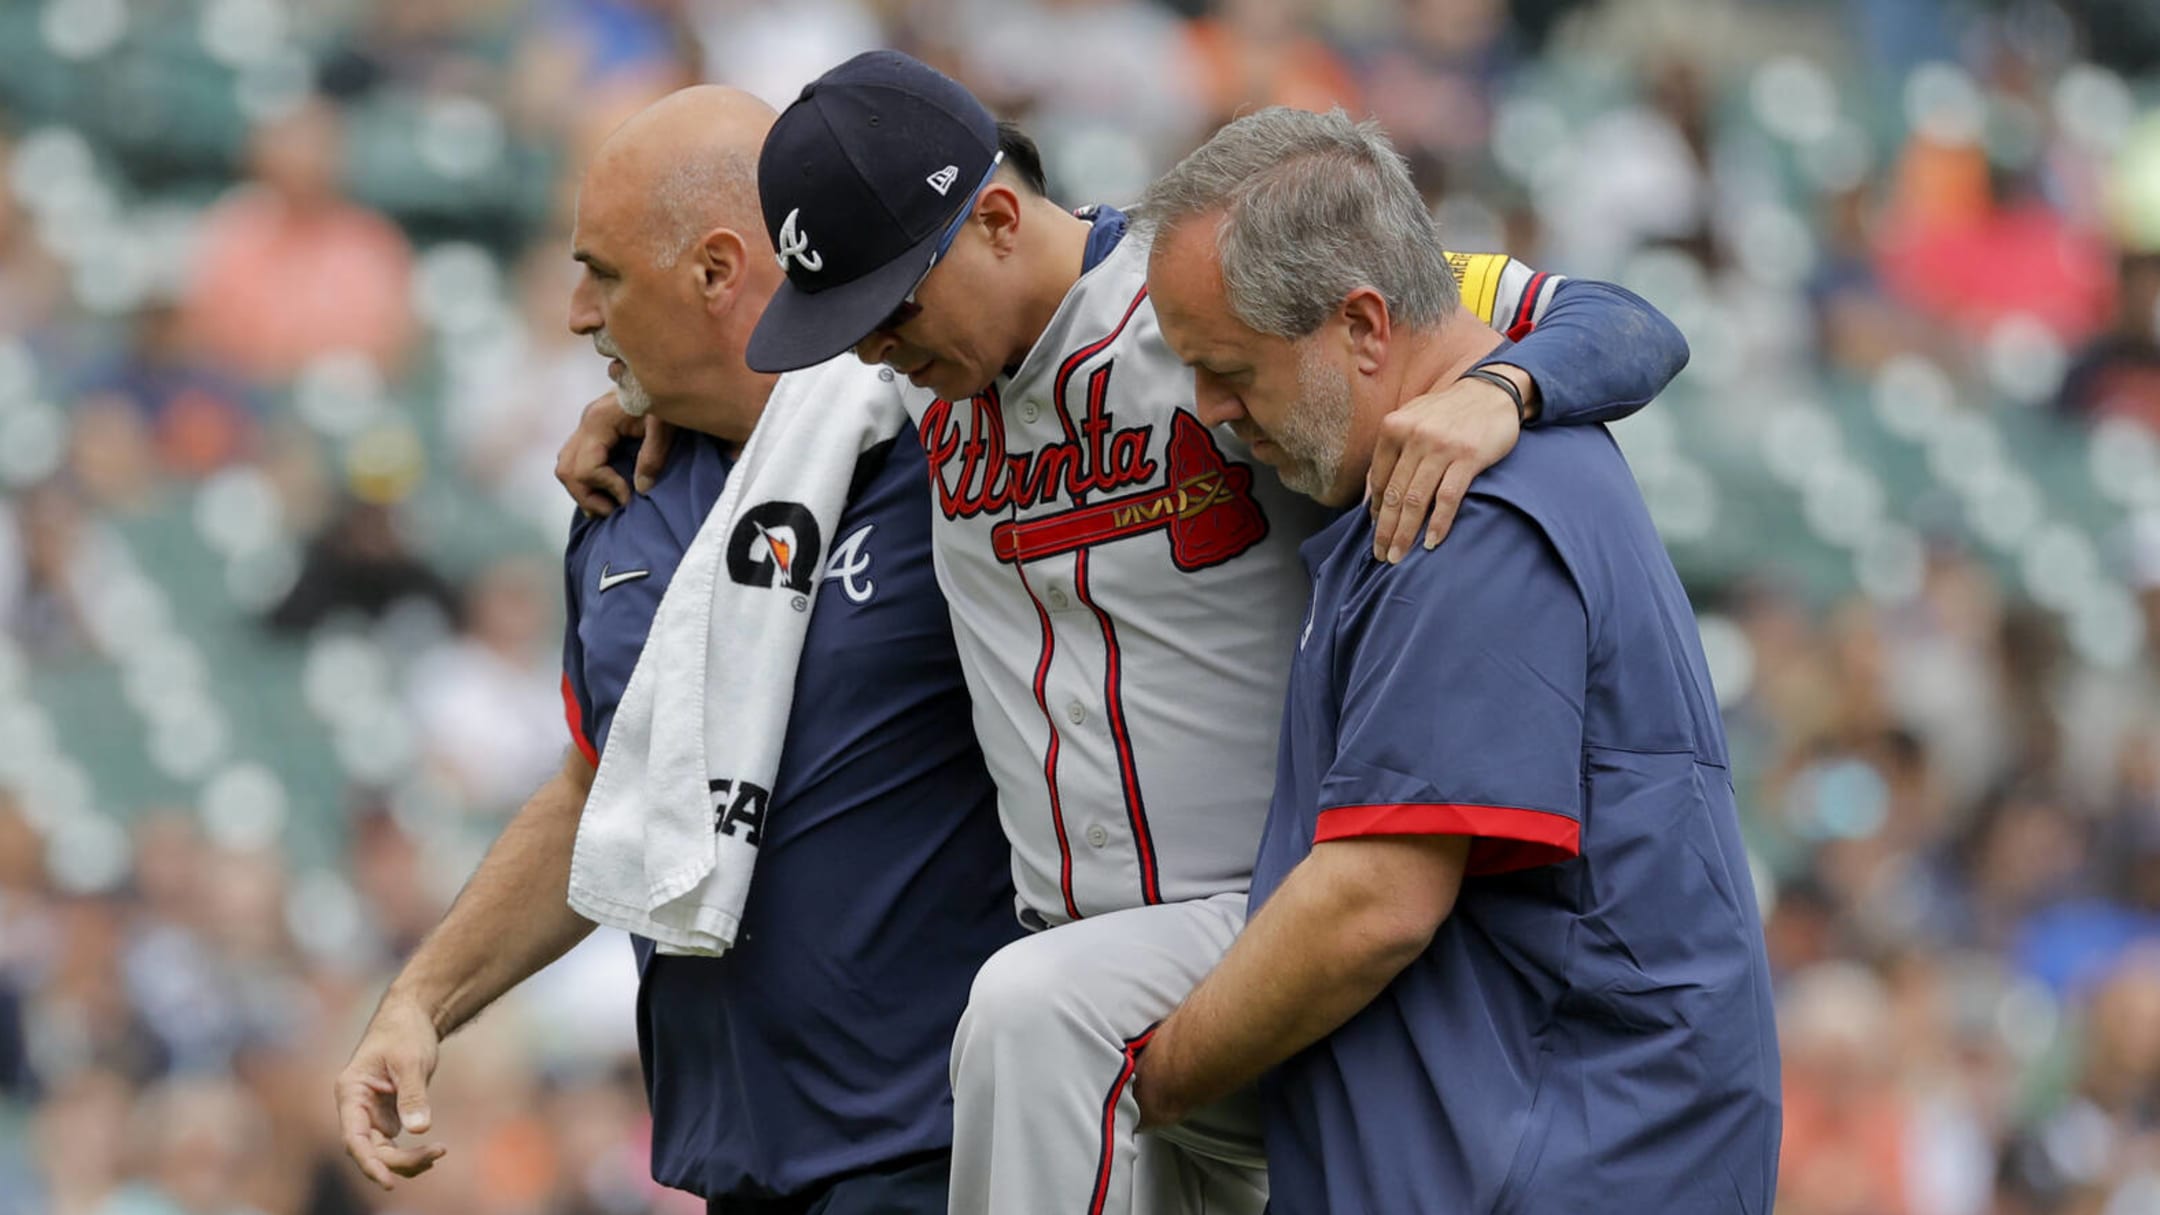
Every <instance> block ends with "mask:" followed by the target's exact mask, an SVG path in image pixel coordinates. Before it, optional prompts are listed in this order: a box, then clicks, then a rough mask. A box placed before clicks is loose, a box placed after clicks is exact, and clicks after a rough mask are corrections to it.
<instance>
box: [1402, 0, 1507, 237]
mask: <svg viewBox="0 0 2160 1215" xmlns="http://www.w3.org/2000/svg"><path fill="white" fill-rule="evenodd" d="M1395 2H1396V4H1397V5H1398V6H1399V8H1400V10H1401V12H1402V23H1401V26H1400V28H1399V29H1398V30H1393V31H1390V33H1391V35H1392V36H1390V37H1389V38H1387V39H1386V40H1385V41H1384V42H1382V43H1381V44H1379V45H1376V46H1372V47H1370V48H1368V49H1367V51H1366V53H1365V55H1364V56H1363V57H1362V59H1361V62H1360V64H1359V68H1360V75H1361V76H1362V78H1363V80H1364V82H1365V95H1366V97H1367V99H1368V100H1369V101H1370V102H1371V105H1372V115H1373V117H1375V118H1377V119H1379V120H1380V123H1381V125H1383V126H1385V127H1386V128H1387V129H1388V135H1389V137H1390V138H1391V139H1393V140H1394V141H1395V146H1396V147H1398V148H1401V149H1402V151H1403V154H1404V155H1406V156H1408V157H1410V158H1411V163H1412V164H1416V163H1418V162H1420V161H1432V162H1435V163H1439V164H1461V163H1462V162H1464V161H1465V160H1467V159H1470V158H1472V157H1475V156H1481V155H1482V154H1483V153H1484V152H1485V150H1486V143H1487V141H1488V140H1489V139H1490V138H1491V134H1492V110H1493V103H1494V100H1495V98H1494V96H1493V94H1494V93H1495V92H1496V91H1497V87H1498V85H1499V84H1500V73H1501V70H1502V69H1503V68H1505V67H1507V66H1508V59H1507V56H1506V53H1505V52H1506V43H1507V35H1508V11H1507V5H1505V4H1504V3H1502V0H1395ZM1502 247H1504V248H1507V249H1512V250H1516V251H1517V252H1518V255H1519V256H1522V257H1524V258H1529V257H1531V256H1532V255H1531V253H1530V252H1528V251H1524V250H1522V249H1521V248H1520V246H1517V245H1514V244H1509V245H1505V246H1502Z"/></svg>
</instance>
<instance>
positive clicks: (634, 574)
mask: <svg viewBox="0 0 2160 1215" xmlns="http://www.w3.org/2000/svg"><path fill="white" fill-rule="evenodd" d="M651 576H652V571H651V570H624V571H623V572H622V573H620V574H611V573H609V572H608V567H607V566H605V565H603V566H601V567H600V589H601V590H603V591H604V590H606V589H608V588H609V587H611V586H621V585H622V584H623V583H625V582H636V581H637V580H638V579H640V578H649V577H651Z"/></svg>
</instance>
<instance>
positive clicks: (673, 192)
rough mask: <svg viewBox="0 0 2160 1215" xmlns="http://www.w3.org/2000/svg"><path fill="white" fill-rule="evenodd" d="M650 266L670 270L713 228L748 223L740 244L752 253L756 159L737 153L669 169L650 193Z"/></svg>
mask: <svg viewBox="0 0 2160 1215" xmlns="http://www.w3.org/2000/svg"><path fill="white" fill-rule="evenodd" d="M652 208H653V211H652V214H653V219H654V225H653V233H652V239H653V260H654V262H655V263H656V264H658V265H659V267H660V268H661V269H662V270H667V269H672V268H673V267H674V265H675V263H676V261H678V260H679V259H680V258H681V257H682V255H683V253H684V252H685V251H686V250H688V249H689V248H690V245H691V243H692V242H694V241H696V240H697V239H698V238H699V237H701V236H703V235H705V234H706V233H707V232H710V231H712V230H713V229H714V228H722V227H741V226H742V225H743V224H744V223H746V222H747V223H749V224H750V227H749V228H747V229H745V230H744V232H743V239H744V240H746V241H749V242H751V245H752V247H753V248H755V247H756V244H757V240H758V237H759V236H760V235H762V234H763V232H764V229H763V227H762V226H761V224H762V221H761V220H760V219H759V212H758V195H757V157H756V156H755V155H754V154H746V153H743V152H739V151H727V152H722V153H720V154H718V155H712V156H693V157H691V158H690V159H687V160H684V161H682V162H681V163H679V164H677V165H676V166H675V167H674V168H672V169H669V170H668V172H667V175H666V176H665V177H663V178H661V179H660V182H659V184H658V185H657V186H655V187H654V188H653V195H652Z"/></svg>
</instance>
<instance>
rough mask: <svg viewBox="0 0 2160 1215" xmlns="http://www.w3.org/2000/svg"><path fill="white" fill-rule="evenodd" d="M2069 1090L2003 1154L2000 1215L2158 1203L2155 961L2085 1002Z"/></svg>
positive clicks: (2149, 954)
mask: <svg viewBox="0 0 2160 1215" xmlns="http://www.w3.org/2000/svg"><path fill="white" fill-rule="evenodd" d="M2088 1014H2089V1015H2088V1016H2087V1018H2086V1020H2085V1026H2086V1035H2085V1040H2084V1043H2083V1052H2082V1053H2083V1056H2084V1057H2083V1059H2082V1060H2081V1061H2080V1064H2079V1067H2078V1072H2077V1080H2076V1083H2075V1084H2074V1085H2073V1086H2072V1087H2071V1089H2070V1091H2068V1092H2066V1093H2063V1094H2061V1096H2060V1097H2059V1098H2058V1099H2057V1100H2055V1101H2054V1102H2053V1103H2052V1105H2051V1107H2050V1108H2047V1109H2046V1110H2044V1111H2043V1112H2042V1113H2041V1114H2040V1116H2038V1117H2036V1118H2033V1119H2032V1120H2031V1121H2030V1122H2029V1123H2028V1125H2027V1127H2026V1128H2025V1130H2024V1131H2023V1133H2022V1134H2020V1135H2018V1136H2017V1138H2016V1139H2014V1140H2013V1141H2012V1143H2011V1145H2010V1148H2009V1151H2008V1152H2007V1154H2006V1159H2005V1161H2004V1174H2005V1176H2004V1181H2005V1183H2006V1184H2005V1186H2004V1189H2005V1190H2006V1191H2008V1195H2007V1196H2008V1197H2010V1198H2011V1199H2012V1200H2013V1201H2012V1202H2011V1203H2008V1204H2006V1205H2005V1206H2004V1207H2003V1208H2001V1209H2002V1210H2003V1211H2005V1212H2007V1213H2009V1215H2019V1213H2022V1212H2036V1213H2037V1212H2047V1213H2053V1212H2064V1213H2067V1215H2135V1213H2138V1212H2144V1211H2149V1210H2152V1209H2154V1208H2153V1206H2152V1203H2153V1202H2154V1201H2155V1200H2160V954H2156V953H2155V952H2153V951H2152V950H2150V949H2146V950H2141V951H2139V952H2136V953H2133V954H2130V955H2128V956H2126V957H2125V958H2124V959H2123V960H2122V963H2121V964H2120V965H2119V966H2118V967H2117V968H2116V969H2115V970H2114V972H2113V973H2112V974H2110V975H2109V976H2108V977H2107V979H2106V981H2105V982H2104V983H2103V984H2101V985H2100V986H2099V988H2098V990H2097V992H2096V993H2095V995H2094V996H2093V998H2092V1001H2091V1004H2090V1007H2089V1010H2088Z"/></svg>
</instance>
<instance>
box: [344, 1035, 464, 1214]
mask: <svg viewBox="0 0 2160 1215" xmlns="http://www.w3.org/2000/svg"><path fill="white" fill-rule="evenodd" d="M440 1047H441V1039H440V1038H438V1037H437V1036H436V1033H435V1025H434V1022H432V1021H430V1020H429V1019H428V1017H427V1014H426V1013H425V1012H422V1011H421V1010H420V1009H419V1008H418V1007H417V1006H415V1005H412V1004H408V1003H401V1002H393V1001H390V1000H386V1001H384V1003H383V1006H382V1007H381V1008H380V1009H377V1010H376V1012H375V1019H374V1020H372V1021H370V1022H368V1027H367V1032H366V1033H364V1034H362V1035H361V1036H360V1045H359V1046H358V1047H357V1048H355V1049H354V1051H353V1057H352V1061H351V1062H350V1063H347V1064H346V1065H345V1070H344V1071H342V1072H339V1073H338V1078H337V1086H336V1093H337V1107H338V1125H339V1127H340V1128H341V1129H342V1130H343V1131H344V1133H345V1154H346V1155H348V1156H350V1157H352V1159H353V1163H354V1164H356V1165H359V1166H360V1171H361V1172H362V1173H365V1174H367V1177H368V1180H370V1181H372V1182H374V1183H375V1184H376V1185H379V1186H381V1187H382V1188H384V1189H386V1190H387V1189H390V1188H392V1186H393V1185H394V1184H395V1183H394V1182H392V1181H391V1179H390V1178H391V1176H392V1175H393V1174H395V1175H396V1176H399V1177H418V1176H419V1175H420V1174H422V1173H425V1172H427V1171H428V1170H429V1169H431V1168H433V1167H434V1166H435V1162H436V1161H438V1160H440V1159H442V1157H443V1153H445V1152H447V1151H448V1150H449V1149H448V1148H445V1147H443V1146H442V1145H440V1144H433V1143H421V1144H413V1145H411V1146H408V1147H400V1146H398V1143H397V1137H398V1134H399V1132H400V1131H403V1132H406V1133H409V1134H414V1135H424V1134H426V1133H427V1131H428V1128H430V1127H431V1126H433V1125H434V1115H433V1114H432V1113H430V1112H429V1110H428V1099H427V1084H428V1079H429V1077H431V1076H433V1075H434V1074H435V1062H436V1057H437V1052H438V1050H439V1048H440Z"/></svg>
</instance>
